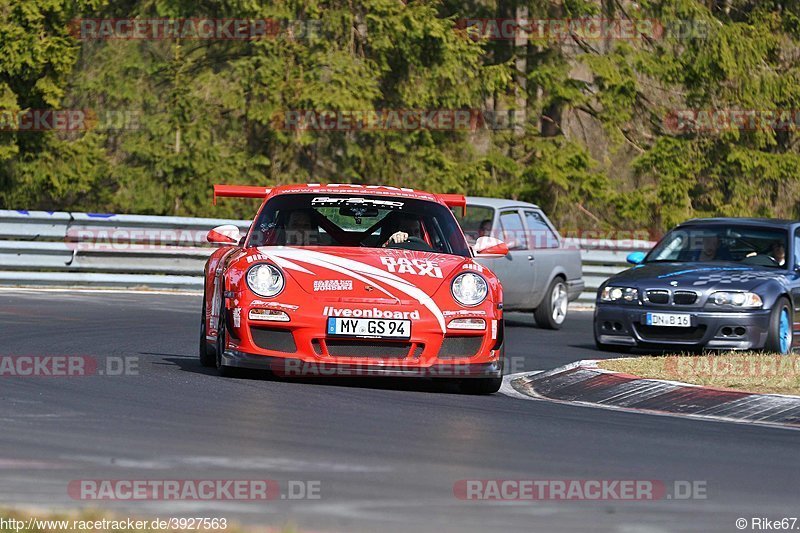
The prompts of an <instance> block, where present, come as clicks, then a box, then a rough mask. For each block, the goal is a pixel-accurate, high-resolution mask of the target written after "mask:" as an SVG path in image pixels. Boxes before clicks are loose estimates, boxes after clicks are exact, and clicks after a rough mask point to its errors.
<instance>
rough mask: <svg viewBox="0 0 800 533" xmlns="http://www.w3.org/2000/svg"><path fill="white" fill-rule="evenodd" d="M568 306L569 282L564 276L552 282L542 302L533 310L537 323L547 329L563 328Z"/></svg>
mask: <svg viewBox="0 0 800 533" xmlns="http://www.w3.org/2000/svg"><path fill="white" fill-rule="evenodd" d="M568 306H569V295H568V293H567V284H566V283H565V282H564V279H563V278H560V277H559V278H556V279H554V280H553V281H551V282H550V286H549V287H548V288H547V292H546V293H545V296H544V299H543V300H542V303H541V304H539V307H537V308H536V310H535V311H534V312H533V318H534V319H536V325H537V326H539V327H540V328H545V329H561V326H562V325H563V324H564V320H566V318H567V309H568Z"/></svg>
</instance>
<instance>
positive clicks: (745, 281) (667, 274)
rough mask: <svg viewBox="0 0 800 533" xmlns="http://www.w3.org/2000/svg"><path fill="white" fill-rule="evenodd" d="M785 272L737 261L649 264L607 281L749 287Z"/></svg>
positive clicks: (782, 276)
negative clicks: (742, 263)
mask: <svg viewBox="0 0 800 533" xmlns="http://www.w3.org/2000/svg"><path fill="white" fill-rule="evenodd" d="M785 276H786V272H785V271H782V270H779V269H775V268H769V267H759V266H752V265H741V264H739V263H722V262H720V263H716V262H715V263H708V262H704V263H649V264H643V265H637V266H635V267H633V268H630V269H628V270H625V271H623V272H620V273H619V274H617V275H616V276H613V277H612V278H611V279H610V280H609V281H608V284H609V285H612V284H618V285H623V286H629V287H634V288H659V287H664V288H668V287H676V288H685V289H700V290H707V289H717V290H726V289H730V290H745V291H746V290H751V289H753V288H755V287H756V286H758V285H760V284H761V283H763V282H764V281H766V280H771V279H774V280H781V281H782V280H785Z"/></svg>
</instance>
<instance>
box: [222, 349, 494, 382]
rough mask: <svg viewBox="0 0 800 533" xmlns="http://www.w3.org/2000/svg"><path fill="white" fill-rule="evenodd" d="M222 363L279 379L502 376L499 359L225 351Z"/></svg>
mask: <svg viewBox="0 0 800 533" xmlns="http://www.w3.org/2000/svg"><path fill="white" fill-rule="evenodd" d="M222 364H223V365H225V366H231V367H236V368H247V369H253V370H268V371H270V372H272V373H273V374H275V375H277V376H282V377H365V376H382V377H418V378H419V377H421V378H499V377H502V375H503V358H502V356H501V357H499V358H498V359H496V360H495V361H491V362H488V363H474V364H434V365H431V366H427V367H420V366H416V365H402V364H386V365H375V364H363V365H360V364H353V363H349V364H339V363H335V364H332V363H326V362H319V361H307V360H303V359H297V358H293V357H271V356H265V355H255V354H249V353H245V352H240V351H237V350H228V351H226V352H225V353H224V354H223V355H222Z"/></svg>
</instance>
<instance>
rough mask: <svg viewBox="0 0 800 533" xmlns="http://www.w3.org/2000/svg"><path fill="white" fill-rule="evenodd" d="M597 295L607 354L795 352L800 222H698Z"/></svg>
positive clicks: (598, 337) (636, 260) (598, 327)
mask: <svg viewBox="0 0 800 533" xmlns="http://www.w3.org/2000/svg"><path fill="white" fill-rule="evenodd" d="M628 262H629V263H632V264H633V265H635V266H634V267H633V268H630V269H628V270H625V271H624V272H620V273H619V274H617V275H615V276H613V277H611V278H610V279H608V280H606V281H605V282H604V283H603V284H602V285H601V286H600V288H599V289H598V291H597V306H596V308H595V312H594V338H595V343H596V344H597V347H598V348H600V349H601V350H615V351H626V349H629V348H633V347H643V348H708V349H725V350H749V349H754V350H766V351H770V352H778V353H784V354H785V353H789V352H790V351H791V349H792V346H793V345H794V335H793V333H794V331H793V329H794V326H795V324H794V321H793V315H794V312H795V311H798V310H800V307H799V306H800V275H799V273H800V221H791V220H773V219H756V218H708V219H694V220H690V221H688V222H685V223H684V224H681V225H680V226H678V227H676V228H675V229H673V230H672V231H670V232H669V233H667V235H666V236H664V238H663V239H661V240H660V241H659V242H658V244H657V245H656V246H655V247H654V248H653V249H652V250H651V251H650V252H649V253H647V254H644V253H643V252H634V253H632V254H630V255H629V256H628Z"/></svg>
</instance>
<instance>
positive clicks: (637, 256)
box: [625, 252, 647, 265]
mask: <svg viewBox="0 0 800 533" xmlns="http://www.w3.org/2000/svg"><path fill="white" fill-rule="evenodd" d="M645 255H647V254H645V253H644V252H631V253H629V254H628V257H626V258H625V260H626V261H627V262H628V263H630V264H632V265H639V264H641V263H642V261H644V256H645Z"/></svg>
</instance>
